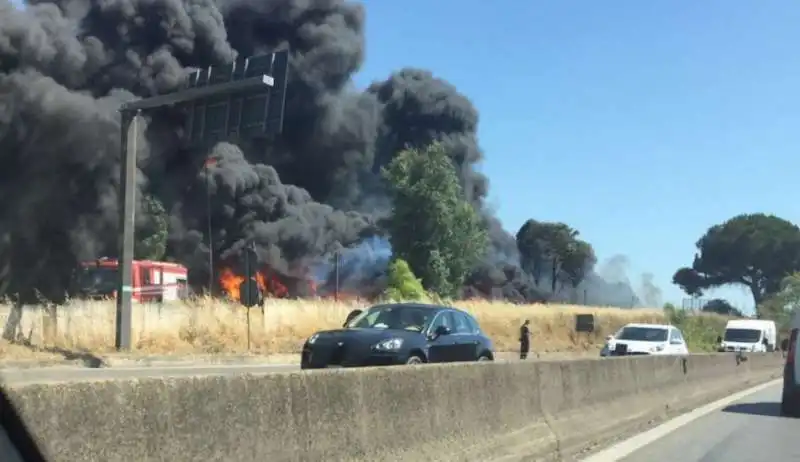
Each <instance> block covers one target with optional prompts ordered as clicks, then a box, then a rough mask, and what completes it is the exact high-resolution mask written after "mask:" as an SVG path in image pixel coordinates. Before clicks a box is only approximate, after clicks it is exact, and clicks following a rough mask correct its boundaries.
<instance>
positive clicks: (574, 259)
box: [561, 239, 597, 289]
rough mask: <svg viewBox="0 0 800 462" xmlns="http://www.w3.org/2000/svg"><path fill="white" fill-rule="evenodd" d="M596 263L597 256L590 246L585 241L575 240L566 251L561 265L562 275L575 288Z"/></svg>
mask: <svg viewBox="0 0 800 462" xmlns="http://www.w3.org/2000/svg"><path fill="white" fill-rule="evenodd" d="M596 263H597V256H596V255H595V253H594V248H592V245H591V244H589V243H588V242H586V241H583V240H580V239H575V240H574V241H573V242H572V244H571V245H570V246H569V248H568V249H567V252H566V254H565V255H564V256H563V261H562V263H561V265H562V268H563V271H564V275H565V276H566V278H567V280H568V281H569V282H570V284H571V285H572V288H573V289H574V288H577V287H578V286H579V285H580V283H581V282H583V279H584V278H585V277H586V274H587V273H589V271H591V269H592V268H594V265H595V264H596Z"/></svg>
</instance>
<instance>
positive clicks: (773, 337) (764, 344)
mask: <svg viewBox="0 0 800 462" xmlns="http://www.w3.org/2000/svg"><path fill="white" fill-rule="evenodd" d="M777 341H778V329H777V327H775V321H768V320H765V319H732V320H730V321H728V324H727V325H726V326H725V335H723V337H722V342H721V343H720V345H719V348H718V349H719V351H760V352H765V351H775V349H776V347H777Z"/></svg>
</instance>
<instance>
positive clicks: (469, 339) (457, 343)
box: [450, 310, 480, 361]
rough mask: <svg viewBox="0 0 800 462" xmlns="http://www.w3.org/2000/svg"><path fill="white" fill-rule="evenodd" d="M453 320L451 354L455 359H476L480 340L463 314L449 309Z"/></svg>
mask: <svg viewBox="0 0 800 462" xmlns="http://www.w3.org/2000/svg"><path fill="white" fill-rule="evenodd" d="M450 317H451V319H452V320H453V326H454V327H453V354H454V355H455V356H456V359H455V361H476V360H477V359H478V354H479V351H478V347H479V346H480V345H479V344H480V342H479V341H478V337H477V336H476V333H475V332H474V330H473V329H472V326H471V324H470V322H469V320H468V319H467V317H466V316H464V314H463V313H460V312H458V311H455V310H453V311H450Z"/></svg>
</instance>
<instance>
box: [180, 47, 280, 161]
mask: <svg viewBox="0 0 800 462" xmlns="http://www.w3.org/2000/svg"><path fill="white" fill-rule="evenodd" d="M288 71H289V52H288V51H287V50H282V51H277V52H274V53H270V54H266V55H260V56H253V57H250V58H247V59H240V60H237V61H235V62H234V63H232V64H230V65H227V66H218V67H209V68H207V69H202V70H198V71H196V72H194V73H193V74H192V75H191V76H190V79H189V87H190V88H192V89H193V88H203V87H206V86H215V85H221V84H228V83H231V82H238V81H244V80H247V79H250V78H253V77H257V76H266V77H267V78H268V79H269V80H270V82H269V83H271V85H270V86H269V87H264V88H262V89H261V90H259V91H256V92H253V91H251V92H233V93H228V94H224V95H218V96H209V97H206V98H202V99H197V100H194V101H191V102H189V103H187V111H188V122H187V124H188V125H187V134H188V136H187V141H188V142H189V143H190V144H194V145H197V144H213V143H216V142H219V141H231V140H236V139H240V138H259V137H265V136H266V137H268V136H272V135H275V134H277V133H280V131H281V130H282V129H283V110H284V105H285V102H286V80H287V77H288V73H289V72H288Z"/></svg>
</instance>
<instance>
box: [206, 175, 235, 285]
mask: <svg viewBox="0 0 800 462" xmlns="http://www.w3.org/2000/svg"><path fill="white" fill-rule="evenodd" d="M204 165H205V169H206V216H207V219H208V295H212V293H213V292H212V291H213V288H214V238H213V237H212V236H211V176H210V175H209V171H208V160H206V162H205V164H204ZM240 298H241V297H240Z"/></svg>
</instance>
